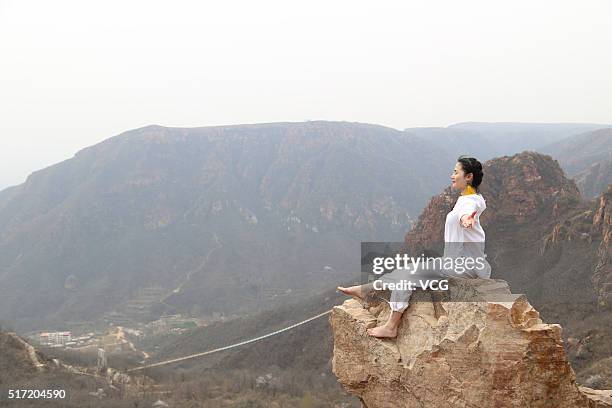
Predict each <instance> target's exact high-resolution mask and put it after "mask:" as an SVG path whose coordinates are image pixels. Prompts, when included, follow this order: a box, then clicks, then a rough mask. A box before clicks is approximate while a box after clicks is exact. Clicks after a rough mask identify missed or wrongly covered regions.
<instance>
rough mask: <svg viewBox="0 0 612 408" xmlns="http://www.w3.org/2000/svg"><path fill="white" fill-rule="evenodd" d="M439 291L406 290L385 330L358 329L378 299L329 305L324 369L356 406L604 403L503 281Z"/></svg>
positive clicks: (556, 338)
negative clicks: (394, 323)
mask: <svg viewBox="0 0 612 408" xmlns="http://www.w3.org/2000/svg"><path fill="white" fill-rule="evenodd" d="M440 295H441V293H440V292H439V293H437V294H436V293H433V292H422V291H418V292H415V293H413V295H412V299H411V304H410V307H409V308H408V309H407V310H406V311H405V312H404V315H403V317H402V323H401V325H400V328H399V332H398V336H397V338H395V339H378V338H374V337H371V336H369V335H368V334H367V333H366V329H367V328H369V327H374V326H376V325H381V324H383V323H384V321H386V319H387V317H388V315H389V312H390V309H389V306H388V304H387V303H386V302H384V301H382V300H378V301H375V302H370V303H367V304H366V306H365V307H363V306H362V305H361V304H360V303H359V302H357V301H356V300H353V299H349V300H346V301H345V302H344V303H343V304H342V305H340V306H335V307H334V308H333V311H332V314H331V315H330V323H331V326H332V331H333V338H334V351H333V360H332V366H333V372H334V374H335V375H336V376H337V377H338V380H339V382H340V383H341V384H342V386H343V387H344V388H345V389H346V390H347V391H348V392H349V393H351V394H353V395H355V396H357V397H358V398H359V399H360V400H361V401H362V404H363V406H364V407H366V408H383V407H385V408H386V407H394V408H395V407H436V408H437V407H465V408H467V407H478V408H482V407H531V408H535V407H554V408H565V407H567V408H570V407H571V408H579V407H585V408H587V407H588V408H600V407H612V391H610V390H607V391H604V390H593V389H590V388H586V387H580V386H579V385H578V384H577V383H576V381H575V375H574V371H573V370H572V368H571V366H570V364H569V362H568V360H567V357H566V353H565V349H564V345H563V340H562V337H561V326H559V325H557V324H547V323H544V322H543V321H542V320H541V319H540V316H539V313H538V312H537V310H535V309H534V308H533V307H532V306H531V305H530V304H529V302H528V300H527V299H526V297H525V296H524V295H516V294H515V295H513V294H511V292H510V289H509V287H508V284H507V282H505V281H502V280H494V279H490V280H481V279H461V278H457V279H451V284H450V290H449V291H448V292H444V294H443V295H442V296H443V298H442V297H440ZM466 299H471V301H465V300H466ZM474 299H475V300H476V301H474Z"/></svg>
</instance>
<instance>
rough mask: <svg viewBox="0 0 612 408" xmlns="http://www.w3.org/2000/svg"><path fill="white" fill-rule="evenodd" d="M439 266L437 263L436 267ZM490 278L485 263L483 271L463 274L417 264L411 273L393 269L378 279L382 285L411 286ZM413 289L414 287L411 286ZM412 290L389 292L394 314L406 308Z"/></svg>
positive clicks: (478, 270) (468, 271)
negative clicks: (422, 282)
mask: <svg viewBox="0 0 612 408" xmlns="http://www.w3.org/2000/svg"><path fill="white" fill-rule="evenodd" d="M436 259H438V260H439V259H440V258H436ZM436 266H439V263H438V264H437V265H436ZM490 276H491V266H490V265H489V263H488V262H486V261H485V268H484V269H466V270H465V271H463V272H461V273H460V272H457V271H456V270H455V269H452V268H447V269H445V268H434V267H432V265H430V267H429V268H426V267H423V265H422V264H419V267H418V268H417V270H416V271H415V273H412V270H411V269H395V270H394V271H392V272H389V273H387V274H384V275H382V276H381V277H380V278H379V279H380V281H382V282H384V283H396V284H397V283H399V282H402V281H407V282H412V283H413V285H417V286H418V285H419V280H420V279H423V280H425V279H437V278H451V277H457V278H482V279H488V278H489V277H490ZM413 287H415V286H413ZM411 295H412V290H410V289H396V290H392V291H391V298H390V299H389V306H391V310H392V311H394V312H403V311H404V310H406V308H408V303H409V301H410V296H411Z"/></svg>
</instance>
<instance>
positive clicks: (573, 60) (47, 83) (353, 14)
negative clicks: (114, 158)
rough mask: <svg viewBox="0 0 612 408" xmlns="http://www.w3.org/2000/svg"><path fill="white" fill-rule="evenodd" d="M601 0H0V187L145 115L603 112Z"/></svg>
mask: <svg viewBox="0 0 612 408" xmlns="http://www.w3.org/2000/svg"><path fill="white" fill-rule="evenodd" d="M611 21H612V2H611V1H609V0H601V1H596V0H589V1H575V0H572V1H560V0H537V1H534V0H530V1H524V0H513V1H494V0H482V1H480V0H479V1H469V0H462V1H457V0H448V1H435V0H419V1H415V0H413V1H410V0H401V1H384V0H380V1H367V2H366V1H359V0H351V1H336V0H326V1H319V0H308V1H301V2H296V1H290V0H284V1H269V0H257V1H253V0H249V1H232V0H224V1H218V0H217V1H177V0H174V1H163V2H158V1H152V0H146V1H145V0H143V1H140V0H138V1H134V0H121V1H115V0H105V1H97V2H93V1H83V0H81V1H64V0H54V1H29V0H0V55H1V59H0V143H1V144H0V189H2V188H4V187H7V186H9V185H14V184H19V183H21V182H23V181H25V178H26V177H27V175H28V174H30V173H31V172H32V171H35V170H38V169H41V168H44V167H46V166H49V165H51V164H53V163H57V162H59V161H62V160H65V159H68V158H70V157H72V156H73V155H74V153H76V152H77V151H78V150H80V149H81V148H83V147H86V146H90V145H92V144H95V143H97V142H100V141H102V140H104V139H106V138H108V137H111V136H113V135H116V134H118V133H121V132H123V131H125V130H129V129H133V128H137V127H141V126H145V125H149V124H159V125H164V126H206V125H222V124H239V123H259V122H276V121H303V120H305V119H325V120H348V121H358V122H368V123H377V124H381V125H387V126H391V127H394V128H397V129H403V128H406V127H412V126H447V125H449V124H452V123H456V122H462V121H524V122H596V123H612V75H611V72H612V54H611V53H610V50H611V49H612V23H611Z"/></svg>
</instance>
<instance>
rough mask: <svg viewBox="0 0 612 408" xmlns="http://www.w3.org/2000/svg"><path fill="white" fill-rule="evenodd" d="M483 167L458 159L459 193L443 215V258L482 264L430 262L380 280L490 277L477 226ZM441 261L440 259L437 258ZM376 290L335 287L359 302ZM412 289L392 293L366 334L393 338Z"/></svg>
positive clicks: (371, 285)
mask: <svg viewBox="0 0 612 408" xmlns="http://www.w3.org/2000/svg"><path fill="white" fill-rule="evenodd" d="M482 176H483V173H482V164H481V163H480V162H479V161H478V160H476V159H475V158H473V157H464V156H461V157H459V159H457V164H455V168H454V170H453V174H452V175H451V187H452V188H453V189H454V190H457V191H461V195H460V196H459V198H458V199H457V202H456V203H455V206H454V207H453V209H452V210H451V212H449V213H448V214H447V216H446V223H445V226H444V243H445V245H444V257H443V258H442V259H453V260H456V259H460V258H461V259H463V260H465V258H466V257H472V258H473V259H476V258H479V259H480V260H481V261H480V263H479V265H478V267H476V266H474V265H473V267H471V268H456V267H455V268H453V267H448V266H442V265H441V264H442V262H438V263H436V262H433V264H434V265H438V266H434V267H431V266H427V267H424V266H423V265H422V264H421V266H419V265H417V268H415V269H416V270H414V271H407V270H406V269H396V270H394V271H393V272H391V273H388V274H385V275H383V276H382V277H381V278H380V281H382V282H384V283H397V282H400V281H402V280H409V281H413V282H418V280H419V279H430V278H437V277H470V278H485V279H488V278H489V277H490V276H491V266H490V265H489V263H488V262H487V261H486V259H485V258H484V257H485V255H484V241H485V233H484V230H483V229H482V226H481V225H480V215H481V214H482V212H483V211H484V210H485V208H486V203H485V200H484V198H482V195H480V194H479V193H478V186H479V185H480V183H481V182H482ZM437 259H438V260H440V258H437ZM373 289H375V287H374V283H368V284H365V285H359V286H351V287H348V288H345V287H342V286H338V290H340V291H341V292H343V293H344V294H347V295H349V296H352V297H354V298H357V299H359V300H361V301H363V300H364V298H365V296H366V295H367V294H368V293H369V292H370V291H371V290H373ZM411 294H412V291H411V290H408V289H405V290H393V291H392V292H391V298H390V301H389V305H390V307H391V311H392V312H391V314H390V315H389V319H388V320H387V322H386V323H385V324H384V325H383V326H379V327H374V328H371V329H368V334H370V335H371V336H374V337H390V338H392V337H396V336H397V329H398V327H399V324H400V322H401V318H402V314H403V312H404V310H406V308H408V301H409V300H410V295H411Z"/></svg>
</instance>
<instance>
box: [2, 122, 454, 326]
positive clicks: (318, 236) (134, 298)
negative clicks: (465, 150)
mask: <svg viewBox="0 0 612 408" xmlns="http://www.w3.org/2000/svg"><path fill="white" fill-rule="evenodd" d="M454 159H455V158H454V157H452V156H450V155H448V154H444V153H440V152H439V151H437V150H436V149H435V147H432V145H431V143H429V142H426V141H423V140H422V139H421V138H418V137H416V136H414V135H411V134H408V133H405V132H400V131H397V130H394V129H390V128H385V127H382V126H375V125H367V124H358V123H348V122H304V123H274V124H259V125H241V126H219V127H205V128H193V129H183V128H164V127H160V126H148V127H145V128H142V129H136V130H133V131H129V132H126V133H123V134H121V135H118V136H115V137H112V138H110V139H108V140H105V141H104V142H102V143H99V144H97V145H94V146H91V147H88V148H86V149H83V150H81V151H79V152H78V153H77V154H76V155H75V156H74V157H73V158H71V159H69V160H66V161H63V162H61V163H58V164H56V165H53V166H50V167H48V168H45V169H43V170H40V171H37V172H34V173H32V174H31V175H30V176H29V177H28V179H27V180H26V182H25V183H24V184H22V185H19V186H16V187H11V188H9V189H6V190H4V191H2V192H0V319H5V320H7V321H9V322H11V323H13V324H14V325H15V326H16V327H17V328H27V327H41V326H42V325H47V326H48V325H54V324H55V323H59V322H64V321H72V322H75V321H79V320H91V319H97V318H101V317H102V316H106V318H107V319H109V320H113V319H114V320H118V319H128V320H129V319H132V320H147V319H149V318H152V317H155V316H156V315H158V314H159V313H163V312H183V313H194V314H198V315H206V314H210V313H213V312H222V313H232V312H236V311H239V310H247V309H248V310H256V309H258V308H263V307H273V306H274V305H275V304H277V303H279V302H280V303H282V302H284V301H285V300H286V299H287V298H291V297H299V296H305V295H308V294H309V293H311V292H312V291H316V290H320V289H321V288H323V287H328V286H329V285H330V284H332V283H333V282H337V281H338V279H340V278H342V277H347V276H352V275H353V274H354V271H356V270H358V268H359V262H358V254H359V242H360V241H362V240H393V239H395V240H401V238H402V237H403V234H404V233H405V231H406V230H407V229H409V228H410V226H411V223H412V220H413V218H414V217H416V215H417V214H418V212H419V211H420V209H421V208H422V207H423V206H424V205H425V203H426V202H427V200H428V199H429V198H430V197H431V196H432V195H433V194H435V193H436V192H437V191H439V190H440V189H441V188H442V187H443V186H444V185H446V184H447V183H448V178H449V174H450V170H449V169H451V168H452V165H453V163H454ZM394 237H396V238H394ZM55 326H57V324H55Z"/></svg>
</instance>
